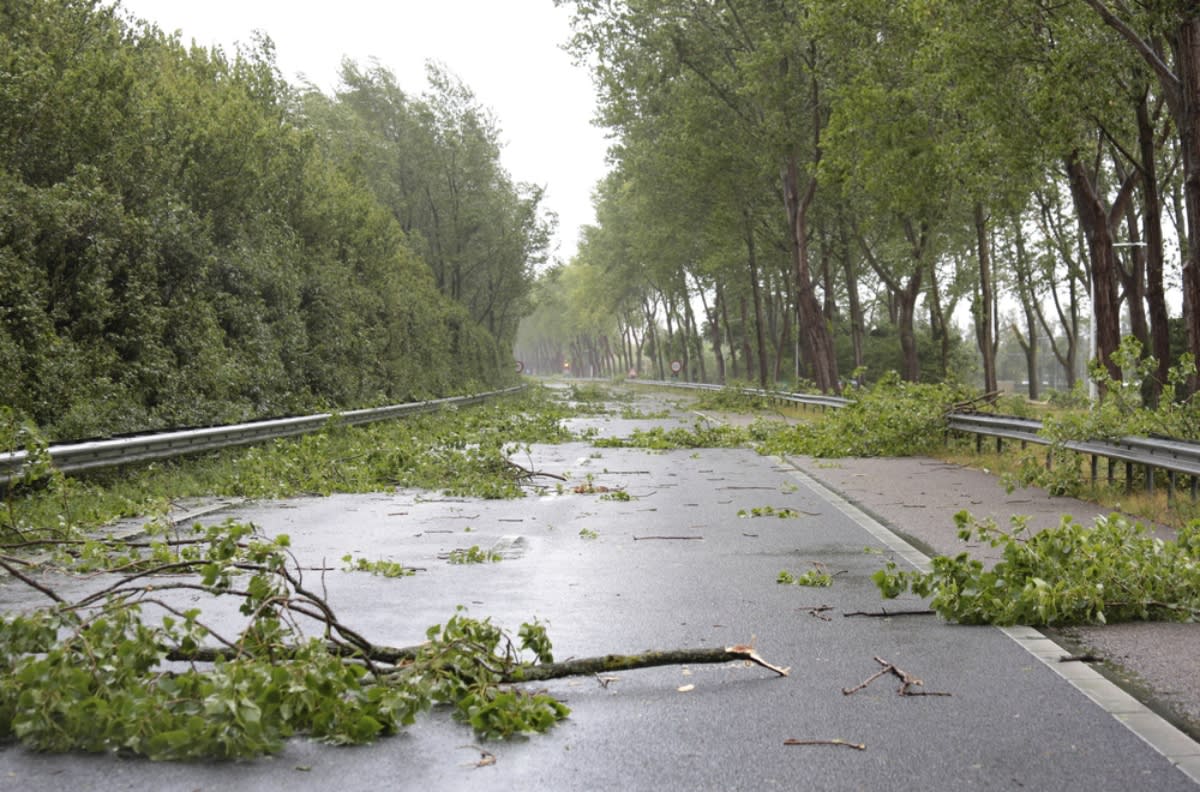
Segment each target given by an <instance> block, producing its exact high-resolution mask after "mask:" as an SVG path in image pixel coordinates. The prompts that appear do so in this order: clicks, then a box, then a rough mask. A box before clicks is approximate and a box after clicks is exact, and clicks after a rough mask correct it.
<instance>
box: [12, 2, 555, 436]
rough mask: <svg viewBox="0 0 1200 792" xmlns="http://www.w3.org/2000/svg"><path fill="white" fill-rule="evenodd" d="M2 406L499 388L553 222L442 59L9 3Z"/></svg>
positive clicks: (70, 425)
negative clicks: (297, 71) (298, 50)
mask: <svg viewBox="0 0 1200 792" xmlns="http://www.w3.org/2000/svg"><path fill="white" fill-rule="evenodd" d="M0 75H2V76H3V79H0V271H2V272H3V277H0V370H3V371H4V372H5V376H4V377H3V378H0V403H3V404H6V405H9V406H12V407H15V408H17V409H19V410H20V411H22V412H24V413H25V414H27V415H28V416H30V417H31V418H32V419H33V420H35V421H36V422H37V423H38V424H40V425H42V426H43V427H45V428H46V430H47V431H48V432H49V433H50V434H51V435H53V436H58V437H79V436H85V435H95V434H103V433H110V432H122V431H133V430H143V429H147V428H154V427H162V426H180V425H191V424H202V423H209V422H216V421H228V420H242V419H248V418H252V417H261V416H266V415H278V414H283V413H288V412H295V411H302V410H308V409H311V408H314V407H334V408H338V407H360V406H368V405H371V404H377V403H381V402H386V401H402V400H407V399H412V398H418V397H429V396H436V395H443V394H447V393H450V392H455V391H462V390H467V389H473V388H479V387H481V386H484V385H489V386H490V385H497V384H501V383H504V382H506V381H508V380H509V379H510V378H511V376H512V373H511V365H510V361H511V358H510V354H511V346H512V343H513V340H514V338H515V334H516V325H517V321H518V319H519V317H520V316H521V315H522V314H523V313H524V312H525V310H526V308H527V300H528V295H529V292H530V288H531V286H532V281H533V267H534V266H535V265H536V264H537V263H539V262H540V261H541V260H542V259H543V258H544V256H545V251H546V248H547V244H548V239H549V234H550V231H551V230H552V228H553V217H552V216H550V215H548V214H547V213H546V211H545V210H544V209H543V208H542V206H541V204H540V199H541V191H540V189H538V188H536V187H532V186H528V185H521V184H515V183H514V182H513V181H512V179H511V177H510V176H509V175H508V174H507V172H505V170H504V169H503V168H502V167H501V165H500V161H499V154H500V144H499V128H498V126H497V123H496V121H495V120H494V119H493V118H492V117H491V114H490V112H489V111H488V110H487V109H486V108H483V107H481V106H480V105H479V104H478V102H476V101H475V100H474V98H473V96H472V95H471V92H470V90H469V89H468V88H467V87H466V86H464V85H462V84H461V83H460V82H459V81H458V80H457V78H455V77H454V76H453V75H452V74H450V73H449V72H448V71H446V70H445V69H443V68H431V71H430V82H429V88H428V91H427V92H426V93H425V94H423V95H421V96H414V95H410V94H407V93H405V92H403V91H402V90H401V89H400V88H399V86H397V85H396V82H395V79H394V77H393V76H392V75H391V74H390V73H389V72H388V71H387V70H386V69H384V68H382V67H380V66H378V65H374V64H373V65H370V66H367V67H361V66H359V65H357V64H354V63H346V64H344V67H343V71H342V84H341V86H340V88H339V89H338V90H337V91H336V92H335V93H334V95H333V96H324V95H322V94H321V93H320V92H318V91H317V90H315V89H314V88H312V87H310V86H294V85H290V84H288V83H287V82H286V81H285V80H283V79H282V78H281V76H280V74H279V72H278V69H277V68H276V66H275V60H274V49H273V45H272V43H271V41H270V39H269V38H267V37H265V36H260V37H259V38H258V39H256V40H255V41H254V42H253V43H252V44H251V45H249V46H246V47H243V48H239V49H238V51H236V52H233V53H229V52H224V51H221V50H219V49H213V50H210V49H204V48H199V47H195V46H191V47H189V46H186V45H185V44H183V43H182V42H181V41H180V40H179V38H178V37H176V36H172V35H167V34H165V33H163V32H162V31H160V30H158V29H156V28H155V27H153V26H151V25H148V24H146V23H143V22H140V21H138V20H134V19H132V18H129V17H128V16H127V15H125V14H123V13H122V11H121V9H120V7H119V6H108V5H103V4H101V3H99V2H95V1H94V0H16V1H15V2H8V3H5V4H3V7H2V8H0Z"/></svg>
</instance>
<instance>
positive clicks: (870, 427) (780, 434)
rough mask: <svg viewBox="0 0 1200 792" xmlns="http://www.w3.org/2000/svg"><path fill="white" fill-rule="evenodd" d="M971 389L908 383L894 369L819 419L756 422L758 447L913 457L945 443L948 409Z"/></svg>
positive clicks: (777, 451) (769, 450) (810, 453)
mask: <svg viewBox="0 0 1200 792" xmlns="http://www.w3.org/2000/svg"><path fill="white" fill-rule="evenodd" d="M970 395H971V392H970V391H969V390H968V389H966V388H963V387H961V386H956V385H948V384H930V385H923V384H918V383H912V382H904V381H902V380H901V379H900V378H899V377H898V376H896V375H895V374H894V373H893V374H890V375H888V376H885V377H884V378H883V379H882V380H881V381H880V382H879V383H878V384H876V385H874V386H872V387H870V388H861V389H856V390H854V391H853V392H852V393H851V394H850V396H851V398H850V402H849V404H847V405H846V406H845V407H843V408H841V409H839V410H835V411H832V412H830V413H829V414H828V415H827V416H825V417H824V418H822V420H820V421H813V422H800V423H797V424H795V425H792V426H786V427H781V426H778V425H774V424H765V423H760V424H758V425H757V432H756V434H757V436H758V439H759V440H760V443H761V444H760V449H761V450H762V451H763V452H764V453H773V454H806V455H808V456H817V457H839V456H859V457H875V456H910V455H915V454H923V453H929V452H930V451H932V450H933V449H935V448H937V447H938V446H940V445H942V444H943V443H944V442H945V435H946V414H947V413H948V412H949V411H950V409H951V408H952V407H953V405H954V404H956V403H958V402H961V401H964V400H966V399H967V398H969V396H970Z"/></svg>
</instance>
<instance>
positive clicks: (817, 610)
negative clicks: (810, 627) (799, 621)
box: [796, 605, 833, 621]
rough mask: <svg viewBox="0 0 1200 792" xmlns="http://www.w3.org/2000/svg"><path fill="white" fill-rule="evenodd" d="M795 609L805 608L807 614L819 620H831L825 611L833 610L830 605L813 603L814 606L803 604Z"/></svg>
mask: <svg viewBox="0 0 1200 792" xmlns="http://www.w3.org/2000/svg"><path fill="white" fill-rule="evenodd" d="M796 610H801V611H802V610H806V611H808V615H809V616H812V617H814V618H817V619H820V620H821V621H832V619H831V617H829V616H826V615H825V611H829V610H833V606H832V605H815V606H807V605H805V606H801V607H799V608H796Z"/></svg>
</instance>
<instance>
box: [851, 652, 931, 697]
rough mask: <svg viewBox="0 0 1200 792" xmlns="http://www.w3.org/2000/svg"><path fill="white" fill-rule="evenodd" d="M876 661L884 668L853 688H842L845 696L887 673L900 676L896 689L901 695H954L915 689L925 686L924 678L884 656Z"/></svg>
mask: <svg viewBox="0 0 1200 792" xmlns="http://www.w3.org/2000/svg"><path fill="white" fill-rule="evenodd" d="M875 662H876V663H879V665H881V666H883V668H882V669H880V670H879V671H876V672H875V673H874V674H872V675H871V676H869V677H867V678H866V679H865V680H863V681H862V682H861V683H859V684H857V685H855V686H854V687H852V688H842V695H843V696H849V695H852V694H854V693H857V692H858V691H860V690H862V689H863V688H865V687H866V686H867V685H870V684H871V683H872V682H874V681H875V680H876V679H879V677H881V676H885V675H887V674H892V675H893V676H895V677H896V678H898V679H899V680H900V682H901V684H900V687H899V688H897V690H896V693H897V695H900V696H949V695H952V694H950V693H942V692H939V691H931V690H913V688H914V687H924V685H925V682H924V680H922V679H918V678H917V677H915V676H913V675H912V674H910V673H908V672H907V671H905V670H904V669H902V668H898V667H897V666H896V665H894V664H893V663H889V662H888V661H887V660H884V659H883V658H882V657H876V658H875Z"/></svg>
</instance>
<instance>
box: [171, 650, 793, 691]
mask: <svg viewBox="0 0 1200 792" xmlns="http://www.w3.org/2000/svg"><path fill="white" fill-rule="evenodd" d="M328 648H329V652H330V653H331V654H335V655H339V656H343V657H355V656H358V657H362V658H363V659H365V660H370V661H371V662H374V663H385V664H389V665H403V664H405V663H408V662H411V661H413V660H415V659H416V657H417V655H418V653H419V652H420V651H421V647H420V646H406V647H392V646H372V647H371V648H370V650H369V651H367V652H366V653H365V654H364V653H361V652H354V651H351V650H350V649H349V648H348V647H346V646H344V645H339V644H332V643H331V644H328ZM234 654H235V653H234V652H231V651H230V650H228V649H221V648H216V647H201V648H198V649H196V650H193V651H182V650H179V649H172V650H170V651H168V652H167V657H166V659H168V660H176V661H186V662H200V663H211V662H215V661H217V660H223V659H227V658H230V657H232V656H233V655H234ZM739 660H741V661H746V662H750V663H754V664H755V665H759V666H762V667H763V668H766V669H768V670H770V671H774V672H775V673H776V674H778V675H779V676H787V675H788V673H789V672H790V670H791V669H790V668H783V667H780V666H777V665H774V664H772V663H769V662H767V661H766V660H764V659H763V658H762V657H760V656H759V655H758V652H756V651H755V650H754V648H753V647H750V646H746V645H741V644H740V645H737V646H726V647H718V648H711V649H672V650H667V651H647V652H641V653H640V654H630V655H621V654H609V655H603V656H600V657H581V658H576V659H573V660H564V661H562V662H558V663H540V664H538V665H532V666H516V667H514V668H512V669H510V670H508V671H506V672H504V673H503V679H504V681H505V682H540V681H544V680H547V679H561V678H563V677H570V676H583V675H591V674H600V673H611V672H613V671H632V670H634V669H637V668H653V667H655V666H665V665H697V664H710V663H731V662H736V661H739Z"/></svg>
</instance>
